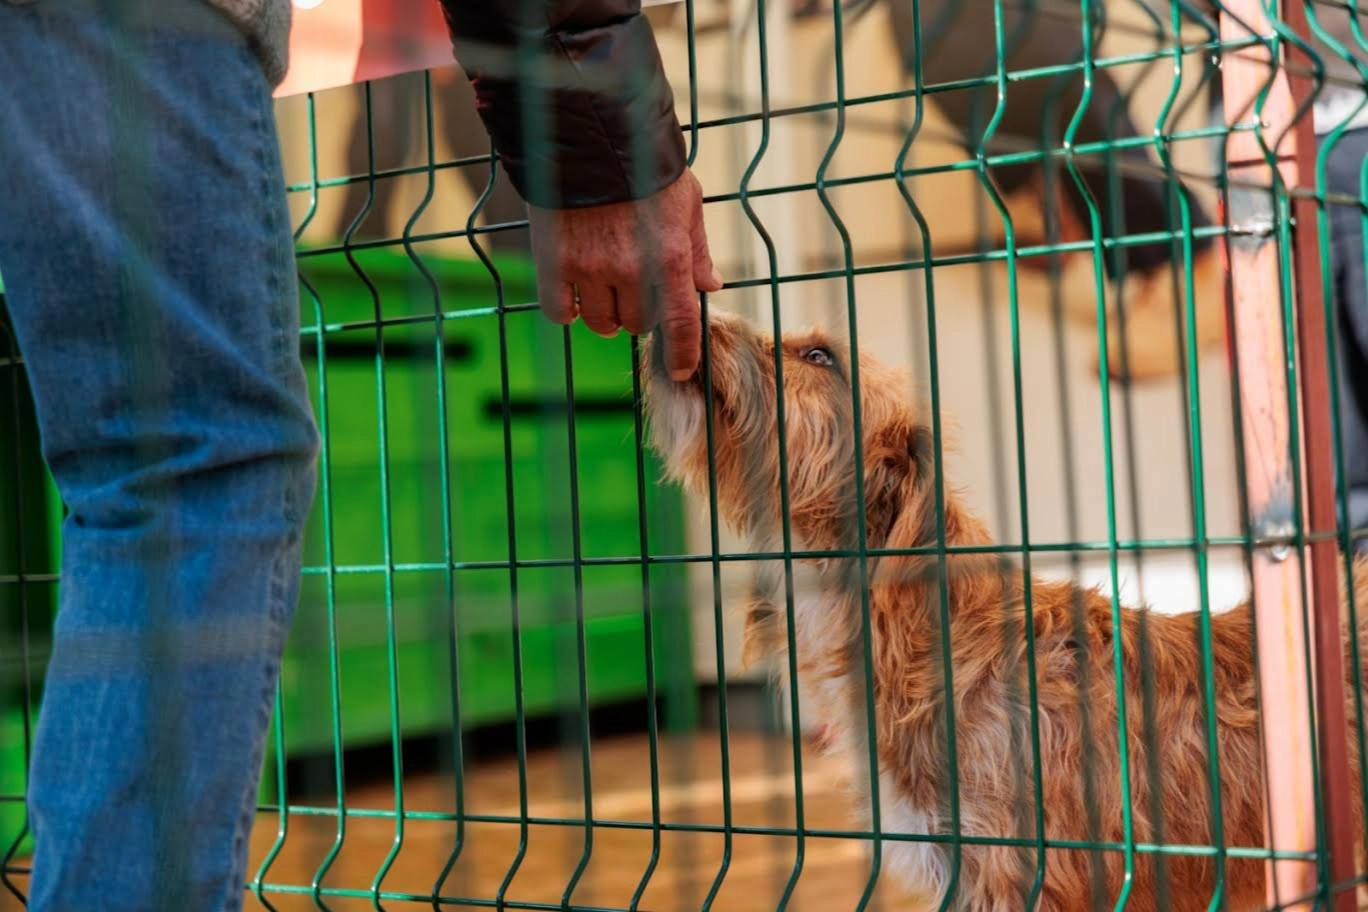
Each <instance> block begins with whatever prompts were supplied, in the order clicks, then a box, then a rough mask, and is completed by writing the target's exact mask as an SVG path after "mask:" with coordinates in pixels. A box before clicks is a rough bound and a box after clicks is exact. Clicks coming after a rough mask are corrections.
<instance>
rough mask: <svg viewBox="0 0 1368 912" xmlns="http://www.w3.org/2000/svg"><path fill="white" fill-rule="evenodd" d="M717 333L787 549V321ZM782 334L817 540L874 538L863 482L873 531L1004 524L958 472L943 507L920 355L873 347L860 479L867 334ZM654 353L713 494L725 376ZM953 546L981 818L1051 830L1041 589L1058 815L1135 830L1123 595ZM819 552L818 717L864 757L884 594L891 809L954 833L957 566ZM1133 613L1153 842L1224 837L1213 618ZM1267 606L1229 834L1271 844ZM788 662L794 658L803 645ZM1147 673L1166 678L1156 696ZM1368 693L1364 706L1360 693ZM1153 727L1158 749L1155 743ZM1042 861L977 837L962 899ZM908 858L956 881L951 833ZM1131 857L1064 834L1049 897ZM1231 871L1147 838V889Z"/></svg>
mask: <svg viewBox="0 0 1368 912" xmlns="http://www.w3.org/2000/svg"><path fill="white" fill-rule="evenodd" d="M708 338H709V342H710V349H711V358H710V365H711V390H712V405H713V410H714V437H715V443H714V453H715V457H714V458H715V466H716V485H717V502H718V505H719V508H720V509H721V510H722V511H723V514H724V516H725V518H726V519H727V520H728V522H730V523H732V524H733V525H734V526H736V527H737V528H738V529H739V530H741V531H742V532H743V533H744V534H746V535H747V536H748V537H749V539H750V541H751V542H752V544H753V545H754V546H755V547H756V548H757V550H769V549H774V548H776V547H777V546H778V542H779V531H778V530H779V529H780V528H781V526H780V521H781V511H780V503H781V501H780V495H781V489H780V484H779V478H780V453H779V446H778V439H779V438H778V430H777V429H778V425H777V416H776V407H775V401H776V397H775V378H774V351H775V347H774V342H773V340H772V339H770V338H769V337H767V336H765V335H764V334H762V333H759V332H757V331H755V330H754V329H752V328H751V327H749V326H748V325H746V324H745V323H744V322H742V321H739V320H736V319H734V318H717V317H714V318H713V320H712V321H711V324H710V328H709V336H708ZM815 345H816V346H822V347H824V348H827V349H829V350H830V351H832V352H833V353H834V355H835V357H836V360H837V364H836V366H835V367H834V368H833V367H824V366H821V365H818V364H813V363H809V361H807V360H806V359H805V353H806V352H808V351H809V349H810V348H811V347H812V346H815ZM780 350H781V352H782V355H783V357H782V367H783V372H784V392H785V395H784V400H783V401H784V404H785V408H786V415H785V425H786V428H787V435H786V441H787V460H788V479H789V485H788V494H789V497H790V503H789V515H790V517H791V529H792V535H793V545H794V548H795V549H796V550H804V549H806V550H809V551H835V550H842V549H851V548H854V547H855V546H856V545H858V543H859V541H858V539H859V535H858V532H859V529H858V525H857V521H856V520H855V517H856V516H857V515H858V513H857V511H856V510H855V509H854V507H855V505H856V504H857V502H858V498H859V497H861V496H862V498H863V501H864V505H865V516H866V522H865V529H864V532H865V544H866V546H867V547H868V548H873V549H879V548H886V549H912V548H926V547H928V546H930V547H933V548H934V546H936V545H937V544H938V539H939V533H940V529H941V527H940V524H938V521H937V516H938V515H942V516H943V517H944V522H943V530H944V535H945V542H946V544H947V545H950V546H973V545H984V544H988V543H990V538H989V535H988V532H987V529H986V527H985V526H984V524H983V523H982V522H980V521H979V520H978V519H977V518H976V517H974V516H973V515H971V514H970V513H969V511H968V510H966V509H965V507H964V506H963V504H962V503H961V502H960V500H959V499H958V498H957V497H956V496H955V493H954V492H953V491H952V490H949V489H948V488H946V489H944V494H943V503H942V504H941V507H942V509H941V511H940V512H939V514H938V511H937V509H936V507H937V494H936V491H937V486H936V484H935V471H934V467H935V453H934V438H933V435H932V433H931V428H930V426H929V418H928V415H927V413H926V412H925V411H923V410H921V409H920V408H919V407H918V406H917V405H915V404H914V403H912V402H911V401H909V397H908V396H907V392H906V391H907V385H906V384H905V383H904V382H903V380H902V379H901V378H900V377H899V376H898V375H897V374H895V373H893V372H891V371H889V370H888V369H887V368H885V367H883V366H881V365H879V364H877V363H876V362H874V361H873V360H872V359H869V358H866V357H861V359H860V370H859V383H860V389H861V397H860V401H861V414H860V419H861V428H862V433H861V435H860V438H859V439H860V441H861V443H862V453H861V457H862V459H861V462H862V464H863V473H862V476H861V478H860V479H859V480H860V481H861V482H862V485H863V488H862V490H859V491H857V478H856V473H855V465H856V463H855V459H854V456H855V447H854V441H855V439H856V438H855V435H854V434H853V431H852V429H853V421H852V415H851V411H852V409H851V405H850V403H851V392H850V382H851V380H850V371H849V365H848V362H847V359H848V357H849V353H848V351H846V350H844V349H843V347H842V346H840V345H838V344H836V343H834V342H832V341H831V340H829V339H827V338H825V337H823V336H822V335H820V334H806V335H796V336H792V337H785V338H784V340H783V342H782V343H781V346H780ZM648 355H649V356H648V357H647V358H646V359H645V362H644V380H645V384H646V395H647V406H648V409H649V413H650V417H651V422H652V438H653V441H654V444H655V446H656V447H657V449H659V450H660V451H661V453H662V454H663V455H664V457H665V458H666V459H667V462H668V466H669V471H670V472H671V473H672V474H673V475H674V476H676V477H678V478H680V479H682V480H683V481H684V482H685V483H686V484H687V485H688V486H689V487H691V488H692V489H693V490H695V491H697V492H700V493H704V494H706V493H707V492H708V490H709V481H708V468H709V466H708V453H707V446H706V437H705V433H704V432H705V425H704V422H703V403H704V399H705V396H706V393H705V391H704V383H703V380H702V378H701V377H700V378H697V379H695V380H693V381H691V382H689V383H687V384H676V383H673V382H671V381H670V380H669V379H668V378H667V377H666V376H665V374H664V372H663V371H662V370H660V369H659V366H658V361H659V358H658V351H656V352H648ZM944 560H945V574H944V580H945V585H946V587H947V590H948V594H949V599H948V609H947V610H946V611H945V613H944V616H947V617H948V619H949V626H950V629H949V643H950V668H951V672H952V674H953V693H954V700H953V704H952V705H953V709H954V716H955V743H954V748H955V752H956V756H957V771H958V784H959V795H960V822H961V832H962V833H963V834H964V835H966V836H983V837H1015V838H1018V839H1021V838H1025V839H1033V838H1034V836H1035V823H1034V821H1035V814H1036V807H1035V801H1034V794H1035V792H1034V788H1033V782H1032V770H1033V763H1032V747H1031V744H1032V719H1031V713H1030V701H1029V687H1028V684H1029V666H1028V645H1027V641H1026V636H1025V624H1026V618H1027V611H1026V602H1027V596H1028V594H1029V601H1030V606H1031V616H1032V617H1033V619H1034V623H1033V634H1034V641H1035V642H1034V655H1035V662H1036V667H1035V679H1036V693H1037V697H1038V707H1039V710H1038V731H1039V742H1040V757H1041V762H1040V774H1041V779H1042V782H1041V786H1042V794H1043V802H1042V807H1043V812H1044V813H1043V816H1044V821H1045V836H1046V838H1047V839H1050V840H1066V841H1068V840H1077V841H1090V842H1096V841H1102V842H1107V843H1112V844H1116V845H1119V844H1122V843H1123V842H1124V840H1125V833H1124V831H1123V819H1124V815H1123V800H1122V793H1121V788H1120V783H1121V769H1120V759H1119V751H1118V743H1119V735H1118V719H1117V716H1118V709H1117V706H1118V701H1117V699H1116V671H1115V665H1114V657H1115V654H1116V653H1115V640H1114V635H1115V627H1114V625H1113V608H1112V603H1111V599H1110V598H1109V597H1108V596H1106V595H1104V594H1102V593H1101V592H1099V591H1097V590H1092V589H1083V588H1080V587H1078V586H1076V585H1074V584H1072V583H1068V582H1050V581H1045V580H1042V579H1033V580H1031V582H1030V585H1029V592H1028V589H1027V587H1026V585H1025V584H1024V582H1023V580H1022V576H1021V573H1020V570H1019V569H1016V568H1012V567H1005V566H1003V565H1001V564H1000V563H998V560H999V559H998V558H997V557H986V556H978V555H964V554H957V555H948V556H946V557H945V558H944ZM798 565H799V570H800V571H802V577H803V578H802V580H801V581H799V582H797V583H795V586H796V587H797V589H798V590H799V592H798V596H797V597H796V598H795V605H794V612H793V619H794V638H795V642H796V646H797V662H796V666H797V668H798V676H799V682H800V688H801V689H802V690H803V702H802V711H803V713H804V716H805V717H806V718H812V716H813V714H814V713H815V714H816V717H817V721H819V722H820V723H822V724H824V725H825V726H826V727H827V728H828V729H832V730H834V734H832V736H831V737H830V738H829V740H830V741H831V742H832V743H834V744H835V745H836V747H837V749H842V750H846V751H853V752H856V754H857V755H863V754H864V753H865V751H866V750H867V742H866V740H865V729H864V725H863V721H862V720H863V718H864V717H863V713H860V712H852V711H851V708H850V707H851V704H850V703H849V702H847V701H849V700H851V699H854V700H856V701H858V699H859V695H860V694H861V693H862V692H863V688H862V682H863V666H862V662H861V656H862V650H861V648H860V645H861V635H860V634H861V623H860V618H861V612H862V602H863V599H864V596H865V594H866V593H867V595H868V603H869V611H870V617H871V621H872V654H871V659H872V670H873V678H874V685H875V686H874V700H875V709H876V715H877V720H878V727H877V751H878V759H879V768H880V781H881V792H882V794H881V797H880V807H881V810H882V817H883V826H884V827H885V828H887V829H888V830H890V831H895V832H896V831H897V829H896V827H897V825H898V823H899V821H902V822H903V823H907V822H909V821H911V822H912V823H911V824H909V825H915V826H921V827H923V828H922V829H920V830H911V832H921V833H925V832H928V831H931V832H935V833H939V834H946V833H949V832H951V818H950V807H949V802H948V798H947V794H948V792H947V788H948V783H949V781H950V777H951V776H952V775H953V774H954V772H955V770H953V769H951V768H950V767H949V765H948V761H947V757H948V754H949V748H950V745H949V743H948V736H947V726H946V718H945V701H944V699H943V695H944V694H945V692H946V686H945V683H946V682H945V675H944V671H943V669H944V656H943V652H942V637H941V626H942V617H943V614H942V601H941V598H940V591H941V590H940V587H941V585H942V583H941V580H942V575H941V573H940V568H939V564H938V561H937V558H936V557H935V556H934V555H931V556H917V555H907V556H898V555H888V556H883V557H878V558H871V559H870V560H869V562H868V564H867V565H866V567H865V569H864V570H863V571H862V570H861V568H860V565H859V562H858V561H856V560H854V559H852V558H848V557H841V556H837V557H829V558H825V559H820V560H817V559H811V560H804V561H799V562H798ZM777 574H778V568H776V567H774V566H768V567H763V568H761V570H760V571H759V573H758V575H757V579H758V583H757V593H756V598H755V603H754V604H753V605H752V606H751V607H750V609H749V612H748V615H747V623H746V634H745V658H746V660H748V661H749V660H753V659H755V658H758V657H759V656H762V655H765V654H778V655H783V654H784V653H785V652H786V650H787V644H788V639H787V623H786V612H785V609H784V605H785V602H784V600H783V598H782V596H781V595H780V592H781V590H780V589H779V583H780V582H781V580H782V577H781V576H778V575H777ZM1354 586H1355V591H1356V594H1357V598H1358V603H1359V604H1361V605H1364V606H1365V609H1366V610H1364V611H1363V612H1362V613H1361V616H1362V617H1364V618H1366V619H1368V563H1365V562H1359V563H1357V564H1356V565H1355V567H1354ZM1342 588H1343V587H1342ZM1120 619H1121V636H1120V640H1121V645H1120V654H1121V659H1122V679H1123V682H1124V697H1125V708H1126V712H1125V717H1126V722H1127V725H1128V742H1127V747H1128V751H1127V754H1128V757H1129V764H1130V765H1129V773H1130V780H1131V789H1130V797H1131V801H1130V803H1131V806H1132V808H1133V815H1134V816H1133V820H1134V834H1133V835H1134V839H1135V840H1136V841H1137V842H1139V843H1156V842H1162V843H1165V844H1170V845H1172V844H1179V845H1211V844H1212V843H1213V841H1214V836H1213V832H1212V818H1213V813H1212V811H1213V809H1212V800H1211V795H1210V791H1211V790H1210V788H1209V787H1208V784H1209V782H1210V781H1211V780H1210V770H1209V764H1208V751H1207V743H1208V742H1207V738H1208V733H1207V714H1206V712H1205V701H1204V666H1203V663H1202V658H1201V656H1202V649H1201V636H1200V627H1199V625H1200V617H1199V615H1197V614H1194V613H1188V614H1179V615H1167V614H1153V613H1150V612H1148V611H1145V610H1143V609H1135V608H1125V607H1123V608H1122V609H1121V612H1120ZM1250 625H1251V613H1250V608H1249V606H1248V605H1241V606H1239V607H1237V608H1235V609H1233V610H1231V611H1228V612H1224V613H1218V614H1215V615H1213V616H1212V618H1211V640H1212V647H1211V648H1212V661H1211V667H1212V674H1213V686H1214V691H1215V694H1216V711H1215V717H1216V728H1217V742H1218V745H1219V750H1218V756H1217V759H1218V762H1219V767H1220V783H1221V788H1220V802H1221V819H1222V824H1223V828H1224V831H1223V834H1222V842H1223V844H1224V845H1226V846H1241V847H1260V846H1262V845H1263V844H1264V838H1265V837H1264V820H1263V802H1264V789H1265V785H1264V779H1263V775H1262V768H1263V755H1262V744H1261V739H1260V735H1259V728H1258V712H1257V699H1256V691H1257V682H1256V675H1255V669H1254V665H1253V658H1252V643H1253V636H1252V630H1251V626H1250ZM1366 630H1368V622H1365V623H1361V624H1360V631H1359V639H1360V642H1361V644H1362V646H1363V648H1364V650H1368V635H1365V631H1366ZM1346 633H1347V631H1346ZM1365 654H1368V652H1366V653H1365ZM777 664H778V665H780V666H781V668H782V669H783V670H784V671H787V667H788V665H787V661H782V662H779V663H777ZM1349 665H1350V669H1349V676H1350V681H1351V686H1352V674H1353V672H1352V663H1349ZM1147 682H1148V683H1149V687H1150V689H1151V691H1152V698H1151V699H1149V700H1148V701H1147V699H1146V695H1145V690H1146V684H1147ZM852 691H853V692H854V693H853V695H852ZM1147 702H1148V709H1147ZM1350 710H1351V712H1350V716H1351V718H1353V707H1352V704H1351V707H1350ZM1350 741H1351V766H1352V769H1353V770H1354V771H1355V772H1354V775H1353V777H1352V778H1353V782H1354V785H1355V788H1354V789H1353V792H1354V793H1353V794H1352V795H1351V796H1346V797H1347V800H1350V801H1352V804H1353V807H1354V808H1355V809H1356V813H1357V809H1361V803H1360V798H1359V794H1358V788H1357V784H1358V781H1359V780H1358V774H1357V769H1358V763H1357V750H1356V743H1355V742H1356V739H1355V738H1353V737H1351V738H1350ZM1148 744H1155V745H1157V746H1158V750H1156V751H1154V752H1153V753H1152V752H1151V751H1150V749H1149V748H1148V746H1147V745H1148ZM1090 808H1091V810H1090ZM1161 827H1162V828H1161ZM1359 830H1361V827H1359ZM907 831H908V830H903V832H907ZM1038 863H1039V858H1038V855H1037V853H1036V849H1035V848H1034V847H1033V846H1025V847H1007V846H979V845H964V846H963V848H962V856H961V859H960V868H959V876H958V887H957V890H956V894H955V897H956V898H955V902H954V907H955V908H957V909H963V910H972V912H999V910H1001V912H1007V910H1018V909H1022V908H1025V905H1026V897H1027V896H1028V895H1029V894H1030V892H1031V889H1032V885H1033V882H1034V881H1035V879H1036V876H1037V872H1038ZM885 864H886V869H888V870H890V871H891V872H892V873H894V874H895V875H899V876H901V878H902V880H904V881H905V885H906V886H907V887H909V888H911V889H912V890H914V891H930V893H931V894H932V895H934V896H937V897H938V896H939V895H941V894H942V893H943V892H944V890H945V889H946V888H947V886H948V880H949V876H950V872H951V871H952V870H953V864H952V859H951V849H950V847H949V846H948V845H946V844H944V843H939V844H933V843H908V842H902V843H898V842H893V841H890V842H886V843H885ZM1160 865H1162V867H1163V870H1162V876H1160V874H1161V872H1160V870H1159V869H1158V866H1160ZM1124 873H1125V859H1124V855H1123V853H1122V852H1121V851H1120V850H1119V849H1116V850H1111V851H1105V852H1101V853H1098V852H1090V851H1084V850H1080V849H1065V848H1050V849H1048V850H1046V852H1045V859H1044V876H1043V883H1041V885H1040V889H1039V894H1038V904H1037V906H1036V908H1038V909H1041V910H1051V912H1077V910H1082V909H1087V908H1112V907H1113V906H1114V904H1115V903H1116V901H1117V898H1118V896H1119V893H1120V891H1121V890H1122V887H1123V880H1124ZM1215 875H1216V862H1215V860H1214V859H1213V858H1212V857H1211V856H1209V855H1191V854H1189V855H1167V856H1163V857H1162V859H1161V858H1160V857H1158V856H1156V855H1154V854H1150V853H1137V854H1136V855H1135V857H1134V878H1133V883H1132V886H1131V893H1130V898H1129V901H1128V903H1127V905H1126V908H1127V909H1130V910H1135V912H1147V910H1157V909H1160V908H1164V909H1170V910H1198V909H1205V908H1207V907H1208V905H1209V903H1210V900H1211V897H1212V892H1213V890H1214V889H1215V886H1216V876H1215ZM1225 889H1226V907H1227V908H1229V909H1233V910H1242V909H1257V908H1262V907H1263V906H1264V902H1265V891H1264V865H1263V863H1262V862H1261V861H1257V860H1246V859H1232V858H1228V859H1227V860H1226V862H1225ZM932 907H933V908H934V905H933V906H932Z"/></svg>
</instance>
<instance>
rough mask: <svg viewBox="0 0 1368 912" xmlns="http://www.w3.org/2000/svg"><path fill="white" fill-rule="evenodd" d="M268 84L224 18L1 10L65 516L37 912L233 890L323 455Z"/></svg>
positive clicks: (36, 759) (25, 240)
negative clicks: (302, 345)
mask: <svg viewBox="0 0 1368 912" xmlns="http://www.w3.org/2000/svg"><path fill="white" fill-rule="evenodd" d="M116 7H117V8H118V9H117V11H113V10H114V8H116ZM269 96H270V92H269V87H268V86H267V84H266V82H265V80H264V79H263V77H262V75H261V72H260V69H259V67H258V64H257V61H256V58H255V57H254V55H253V53H252V51H251V49H250V48H249V47H248V45H247V43H246V41H245V40H244V39H243V38H242V37H241V36H240V35H239V34H238V33H237V32H236V30H234V29H233V28H232V27H231V26H229V25H228V23H227V22H226V20H224V19H222V18H221V17H219V15H218V14H217V13H213V12H211V11H210V9H209V7H208V6H207V5H206V4H201V3H198V2H172V0H137V2H123V3H112V2H108V0H104V2H101V0H37V2H36V3H34V4H32V5H28V6H19V7H15V6H11V5H7V4H3V3H0V274H3V276H4V280H5V288H6V294H7V296H8V304H9V308H10V312H11V313H10V315H11V319H12V321H13V324H14V327H15V330H16V333H17V335H18V341H19V347H20V350H21V352H22V354H23V355H24V357H25V359H26V363H27V370H28V374H29V378H30V382H31V385H32V388H33V392H34V398H35V401H36V404H37V408H38V417H39V425H40V430H41V435H42V444H43V453H44V456H45V458H46V459H47V461H48V464H49V466H50V467H51V470H52V472H53V475H54V477H55V479H56V481H57V484H58V487H59V489H60V491H61V494H62V497H63V499H64V501H65V502H66V504H67V506H68V508H69V516H68V519H67V521H66V523H65V525H64V527H63V551H64V553H63V566H62V582H61V594H60V610H59V614H58V617H57V619H56V624H55V633H54V645H53V654H52V659H51V664H50V667H49V669H48V675H47V679H46V684H45V691H44V697H43V705H42V710H41V715H40V719H39V724H38V730H37V735H36V741H35V746H34V753H33V759H32V767H31V774H30V780H29V811H30V821H31V823H32V826H33V832H34V837H35V841H36V848H35V857H34V861H33V878H32V883H31V895H30V898H29V903H30V905H29V908H30V909H33V910H40V912H71V910H77V909H91V910H95V909H98V910H101V912H147V910H168V912H170V910H174V912H187V910H195V912H217V910H235V909H237V908H239V907H240V905H241V902H242V889H243V882H244V875H245V872H244V867H245V862H246V849H247V838H248V835H249V828H250V826H251V820H252V813H253V810H254V805H255V791H256V786H257V781H258V776H259V774H260V768H261V757H262V749H263V744H264V740H265V734H266V728H267V725H268V721H269V716H270V711H271V706H272V696H273V692H274V687H275V684H276V680H277V676H278V672H279V665H280V656H281V651H282V648H283V644H284V640H285V635H286V630H287V627H288V625H289V622H290V618H291V614H292V611H293V608H294V604H295V601H296V597H297V591H298V581H299V563H300V537H301V532H302V527H303V523H304V519H305V516H306V514H307V512H308V509H309V506H310V503H311V498H312V496H313V486H314V457H315V453H316V449H317V433H316V430H315V427H314V422H313V417H312V412H311V409H310V407H309V400H308V393H307V388H306V385H305V379H304V374H303V370H302V368H301V365H300V362H299V348H298V325H299V324H298V320H299V315H298V300H297V298H298V296H297V292H296V284H295V279H294V266H293V259H292V245H291V235H290V225H289V216H288V212H287V209H286V205H285V200H284V194H283V181H282V175H281V168H280V162H279V150H278V147H277V140H276V135H275V124H274V120H273V116H272V106H271V101H270V97H269Z"/></svg>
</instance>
